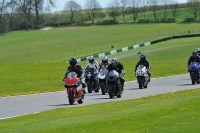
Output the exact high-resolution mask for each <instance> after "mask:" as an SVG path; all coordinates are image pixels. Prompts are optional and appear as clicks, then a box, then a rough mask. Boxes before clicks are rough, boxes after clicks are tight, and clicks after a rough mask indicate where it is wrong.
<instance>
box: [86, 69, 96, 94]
mask: <svg viewBox="0 0 200 133" xmlns="http://www.w3.org/2000/svg"><path fill="white" fill-rule="evenodd" d="M85 82H86V84H87V88H88V93H92V91H95V92H99V88H98V79H97V73H96V70H95V69H94V68H87V69H86V70H85Z"/></svg>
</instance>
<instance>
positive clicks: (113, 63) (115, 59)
mask: <svg viewBox="0 0 200 133" xmlns="http://www.w3.org/2000/svg"><path fill="white" fill-rule="evenodd" d="M111 64H112V66H114V67H116V66H117V65H118V59H117V58H112V60H111Z"/></svg>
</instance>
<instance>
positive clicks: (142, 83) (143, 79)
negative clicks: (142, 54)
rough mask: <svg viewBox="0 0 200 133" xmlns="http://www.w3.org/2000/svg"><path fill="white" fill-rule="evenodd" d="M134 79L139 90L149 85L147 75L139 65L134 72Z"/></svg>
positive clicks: (144, 68) (142, 66) (144, 69)
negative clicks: (135, 78)
mask: <svg viewBox="0 0 200 133" xmlns="http://www.w3.org/2000/svg"><path fill="white" fill-rule="evenodd" d="M136 77H137V81H138V84H139V88H140V89H142V88H147V85H148V83H149V75H148V73H147V69H146V67H145V66H144V65H139V66H138V67H137V70H136Z"/></svg>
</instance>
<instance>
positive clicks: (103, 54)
mask: <svg viewBox="0 0 200 133" xmlns="http://www.w3.org/2000/svg"><path fill="white" fill-rule="evenodd" d="M198 36H200V34H187V35H178V36H170V37H165V38H162V39H158V40H154V41H151V42H146V43H143V44H136V45H132V46H128V47H124V48H121V49H117V50H112V51H106V52H103V53H99V54H94V55H90V56H94V58H98V57H104V56H106V55H110V54H116V53H119V52H123V51H127V50H132V49H136V48H139V47H144V46H148V45H152V44H156V43H159V42H163V41H168V40H171V39H180V38H188V37H198ZM88 57H89V56H86V57H82V58H78V59H77V61H78V62H81V61H85V60H87V59H88ZM66 63H68V61H67V62H66Z"/></svg>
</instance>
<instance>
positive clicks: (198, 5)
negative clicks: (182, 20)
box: [187, 0, 200, 21]
mask: <svg viewBox="0 0 200 133" xmlns="http://www.w3.org/2000/svg"><path fill="white" fill-rule="evenodd" d="M187 4H188V8H189V10H190V12H191V14H192V15H193V18H194V21H196V20H197V17H198V16H199V13H200V0H188V2H187Z"/></svg>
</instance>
